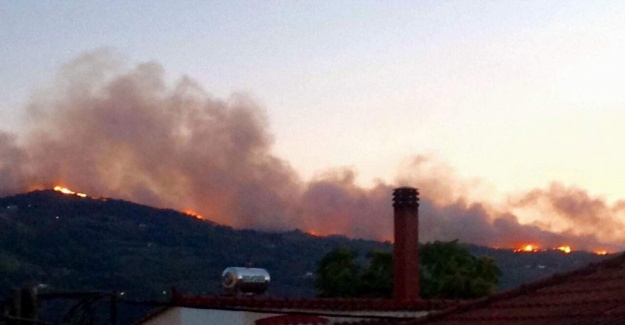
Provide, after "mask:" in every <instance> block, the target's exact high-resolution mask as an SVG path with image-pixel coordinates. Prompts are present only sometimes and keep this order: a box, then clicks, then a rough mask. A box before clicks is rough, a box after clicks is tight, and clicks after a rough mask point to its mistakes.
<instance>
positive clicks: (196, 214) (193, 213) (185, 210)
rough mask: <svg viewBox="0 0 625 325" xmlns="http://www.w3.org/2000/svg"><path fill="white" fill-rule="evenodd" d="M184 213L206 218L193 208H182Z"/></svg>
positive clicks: (197, 217)
mask: <svg viewBox="0 0 625 325" xmlns="http://www.w3.org/2000/svg"><path fill="white" fill-rule="evenodd" d="M182 213H184V214H186V215H188V216H190V217H193V218H196V219H204V217H203V216H202V215H201V214H199V213H197V212H195V211H193V210H191V209H184V210H182Z"/></svg>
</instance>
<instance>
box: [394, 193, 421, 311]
mask: <svg viewBox="0 0 625 325" xmlns="http://www.w3.org/2000/svg"><path fill="white" fill-rule="evenodd" d="M393 210H394V223H395V245H394V266H393V267H394V271H393V285H394V288H393V296H394V298H395V300H396V301H410V300H417V299H419V250H418V246H419V192H418V191H417V189H416V188H412V187H400V188H396V189H395V190H394V191H393Z"/></svg>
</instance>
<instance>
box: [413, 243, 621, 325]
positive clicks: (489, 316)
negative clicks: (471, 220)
mask: <svg viewBox="0 0 625 325" xmlns="http://www.w3.org/2000/svg"><path fill="white" fill-rule="evenodd" d="M405 324H406V325H413V324H414V325H416V324H436V325H455V324H463V325H477V324H492V325H497V324H509V325H526V324H545V325H560V324H562V325H564V324H572V325H591V324H592V325H602V324H625V254H620V255H618V256H615V257H613V258H610V259H608V260H605V261H603V262H599V263H593V264H590V265H588V266H587V267H584V268H581V269H578V270H574V271H572V272H568V273H564V274H556V275H553V276H551V277H549V278H547V279H544V280H540V281H537V282H533V283H530V284H527V285H523V286H521V287H519V288H517V289H513V290H509V291H506V292H502V293H498V294H494V295H492V296H489V297H486V298H483V299H479V300H476V301H473V302H469V303H463V304H459V305H458V306H455V307H452V308H450V309H448V310H446V311H442V312H439V313H433V314H430V315H428V316H426V317H425V318H422V319H419V320H414V321H410V322H406V323H405Z"/></svg>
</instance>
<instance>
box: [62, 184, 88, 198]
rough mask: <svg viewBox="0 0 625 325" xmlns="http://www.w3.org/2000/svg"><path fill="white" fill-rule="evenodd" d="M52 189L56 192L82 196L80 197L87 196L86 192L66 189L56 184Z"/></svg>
mask: <svg viewBox="0 0 625 325" xmlns="http://www.w3.org/2000/svg"><path fill="white" fill-rule="evenodd" d="M54 190H55V191H57V192H61V193H63V194H68V195H76V196H79V197H82V198H85V197H87V194H85V193H76V192H74V191H72V190H70V189H68V188H67V187H62V186H58V185H57V186H55V187H54Z"/></svg>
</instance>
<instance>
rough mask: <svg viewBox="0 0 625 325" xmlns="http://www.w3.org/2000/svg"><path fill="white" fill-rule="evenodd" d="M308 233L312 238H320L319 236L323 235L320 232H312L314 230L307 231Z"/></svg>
mask: <svg viewBox="0 0 625 325" xmlns="http://www.w3.org/2000/svg"><path fill="white" fill-rule="evenodd" d="M306 233H307V234H309V235H311V236H315V237H319V235H321V234H320V233H319V232H318V231H316V230H312V229H310V230H307V231H306Z"/></svg>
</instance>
